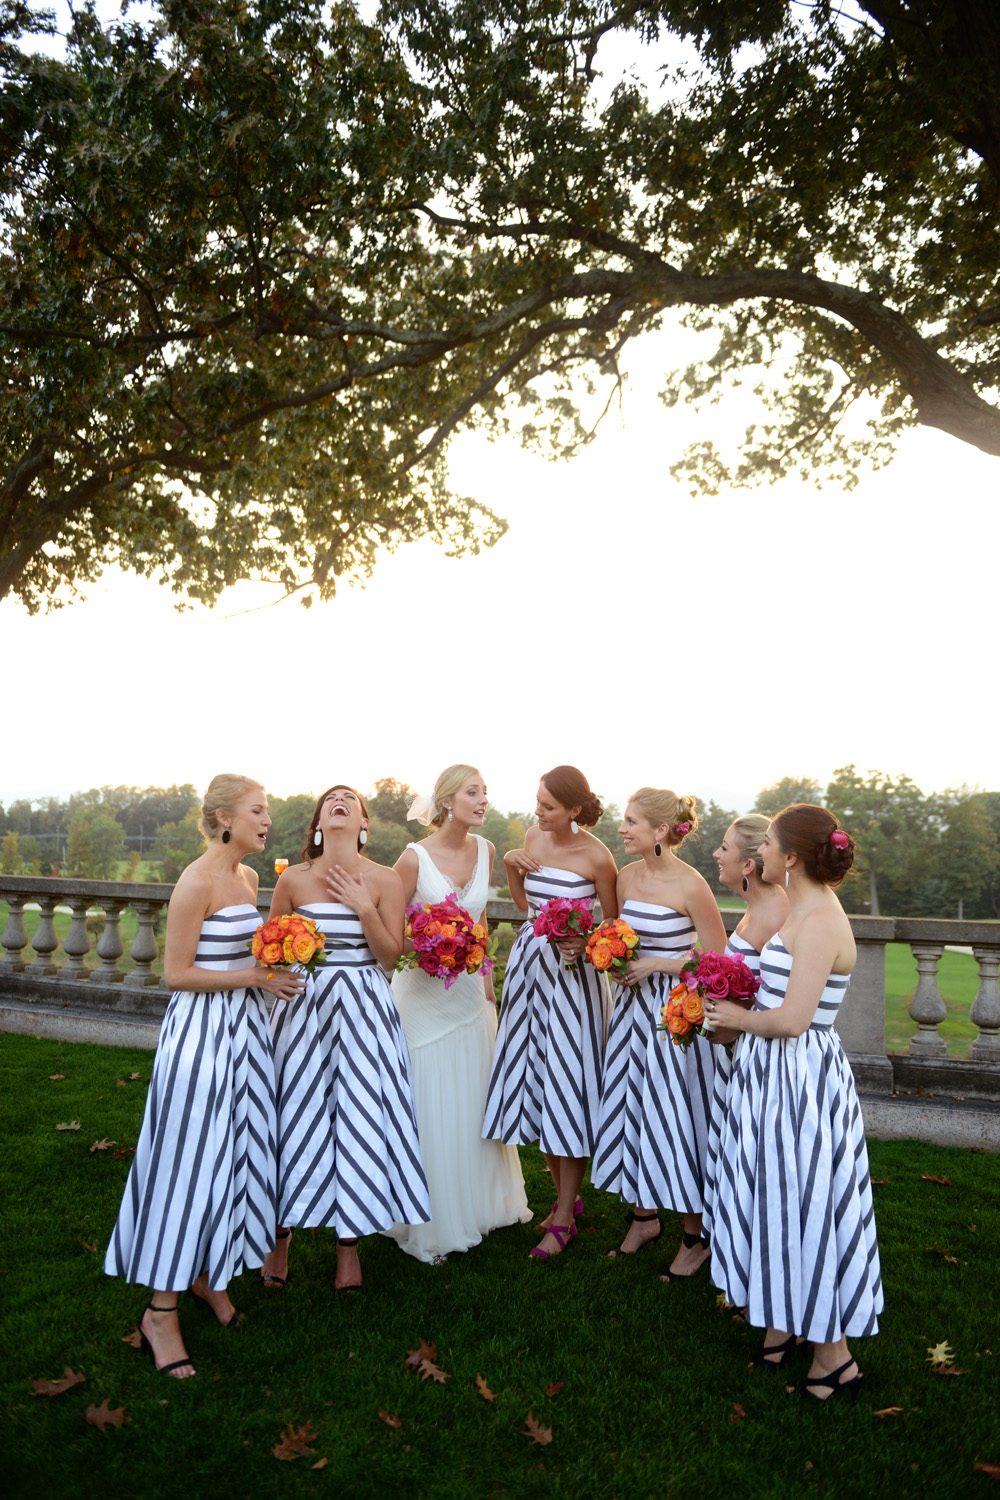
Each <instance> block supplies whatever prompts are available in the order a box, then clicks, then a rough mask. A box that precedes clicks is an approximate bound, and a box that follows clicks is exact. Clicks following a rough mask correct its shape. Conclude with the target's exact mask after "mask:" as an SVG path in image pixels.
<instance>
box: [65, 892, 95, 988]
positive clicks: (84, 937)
mask: <svg viewBox="0 0 1000 1500" xmlns="http://www.w3.org/2000/svg"><path fill="white" fill-rule="evenodd" d="M68 901H69V908H70V910H71V911H72V913H73V920H72V922H71V923H70V926H69V932H68V933H67V934H66V936H65V938H64V939H63V952H64V953H65V955H66V962H65V963H64V964H63V966H62V968H61V969H60V970H59V978H60V979H76V980H80V979H89V978H90V970H89V969H88V968H87V965H86V964H85V963H84V959H85V958H86V957H87V954H88V953H89V952H90V933H89V932H88V931H87V908H88V906H89V905H90V901H89V900H88V898H87V897H86V896H70V897H68Z"/></svg>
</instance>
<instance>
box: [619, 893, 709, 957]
mask: <svg viewBox="0 0 1000 1500" xmlns="http://www.w3.org/2000/svg"><path fill="white" fill-rule="evenodd" d="M621 916H622V921H623V922H627V923H628V925H629V926H630V927H631V928H632V931H633V932H634V933H635V934H636V936H637V937H638V939H639V950H640V952H645V953H682V952H684V950H685V949H687V948H690V947H691V946H692V945H693V943H694V941H695V938H696V937H697V932H696V931H695V926H694V923H693V922H692V921H691V918H690V917H689V916H688V914H687V912H683V911H674V909H673V907H672V906H651V905H650V903H649V902H648V901H626V902H625V905H624V906H623V907H622V910H621Z"/></svg>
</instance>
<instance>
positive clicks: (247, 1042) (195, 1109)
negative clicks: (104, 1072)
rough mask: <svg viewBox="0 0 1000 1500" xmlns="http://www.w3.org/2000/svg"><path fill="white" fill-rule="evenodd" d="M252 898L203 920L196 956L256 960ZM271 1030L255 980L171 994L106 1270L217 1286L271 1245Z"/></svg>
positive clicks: (147, 1280)
mask: <svg viewBox="0 0 1000 1500" xmlns="http://www.w3.org/2000/svg"><path fill="white" fill-rule="evenodd" d="M258 921H259V918H258V915H257V909H256V907H253V906H249V905H246V906H229V907H224V908H223V909H222V910H221V911H218V912H214V913H213V914H212V916H210V917H208V918H206V920H205V923H204V925H203V926H202V930H201V935H200V937H199V941H198V951H197V953H196V955H195V963H196V964H197V965H198V966H199V968H207V969H246V968H250V967H251V966H252V965H253V959H252V957H251V955H250V939H251V937H252V935H253V933H254V930H255V929H256V927H257V925H258ZM275 1177H276V1159H275V1112H274V1068H273V1063H272V1057H271V1034H270V1030H269V1028H268V1021H267V1010H266V1008H265V1005H264V1000H263V997H262V995H261V994H260V992H259V991H258V990H255V989H239V990H218V991H215V992H212V993H206V994H195V993H192V992H190V991H177V992H175V993H174V994H173V995H172V996H171V997H170V1001H169V1003H168V1005H167V1009H166V1013H165V1015H164V1018H163V1025H162V1026H161V1028H160V1037H159V1042H158V1045H157V1049H156V1057H155V1059H154V1062H153V1071H152V1077H151V1079H150V1085H149V1092H148V1094H147V1095H146V1109H145V1113H144V1115H143V1121H142V1129H141V1131H140V1135H139V1141H138V1144H137V1145H136V1151H135V1158H134V1160H133V1162H132V1170H131V1171H130V1173H129V1177H128V1182H127V1183H126V1186H125V1194H124V1197H123V1198H122V1204H121V1208H120V1210H119V1214H118V1221H117V1223H116V1224H115V1229H114V1234H113V1235H112V1238H111V1243H110V1245H109V1246H108V1251H107V1255H106V1257H105V1261H104V1269H105V1271H107V1273H108V1274H109V1275H110V1276H124V1277H125V1278H126V1280H128V1281H135V1282H140V1283H142V1284H143V1285H145V1286H151V1287H156V1288H158V1289H160V1290H162V1291H183V1290H185V1289H186V1288H187V1287H189V1286H190V1285H191V1283H192V1282H193V1281H194V1280H195V1279H196V1278H197V1277H198V1276H200V1275H201V1273H202V1272H203V1271H206V1272H207V1273H208V1281H209V1286H210V1287H212V1288H213V1289H214V1290H217V1291H221V1290H223V1289H224V1288H225V1287H226V1286H227V1285H228V1283H229V1282H230V1280H231V1279H232V1278H233V1277H234V1276H238V1275H239V1273H240V1272H241V1271H242V1270H243V1269H244V1268H245V1267H255V1266H259V1265H262V1264H263V1260H264V1256H265V1254H266V1253H267V1251H268V1250H270V1249H271V1248H272V1246H273V1244H274V1222H275Z"/></svg>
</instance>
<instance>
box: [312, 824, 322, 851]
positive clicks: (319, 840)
mask: <svg viewBox="0 0 1000 1500" xmlns="http://www.w3.org/2000/svg"><path fill="white" fill-rule="evenodd" d="M313 843H314V844H315V845H316V848H317V849H322V847H323V835H322V834H321V833H320V831H319V829H318V828H317V830H316V832H315V833H314V834H313Z"/></svg>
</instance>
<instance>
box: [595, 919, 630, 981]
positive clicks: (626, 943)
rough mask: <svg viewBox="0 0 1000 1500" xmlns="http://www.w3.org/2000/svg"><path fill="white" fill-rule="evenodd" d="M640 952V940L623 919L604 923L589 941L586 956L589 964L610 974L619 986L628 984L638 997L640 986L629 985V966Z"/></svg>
mask: <svg viewBox="0 0 1000 1500" xmlns="http://www.w3.org/2000/svg"><path fill="white" fill-rule="evenodd" d="M638 952H639V938H638V936H637V935H636V933H635V932H634V931H633V930H632V928H631V927H630V926H629V925H628V923H627V922H623V921H622V919H621V917H615V918H614V920H613V921H610V922H602V923H601V925H600V927H598V928H597V930H596V932H592V933H591V934H590V937H589V938H588V939H587V951H586V953H585V954H584V958H586V960H587V962H588V963H589V964H593V966H594V968H595V969H598V970H600V971H601V972H602V973H605V974H607V973H610V974H611V976H612V977H613V978H614V979H615V981H616V982H617V983H618V984H628V987H629V989H630V990H631V991H632V993H633V995H638V993H639V986H638V985H637V984H629V978H628V966H629V964H630V963H631V961H632V959H633V958H635V957H636V955H637V954H638Z"/></svg>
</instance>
